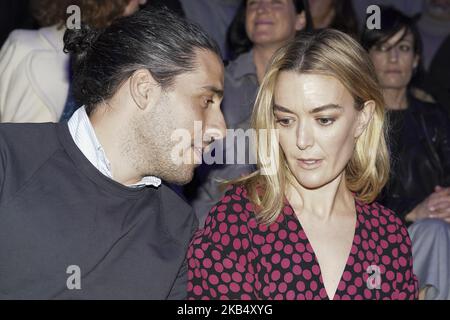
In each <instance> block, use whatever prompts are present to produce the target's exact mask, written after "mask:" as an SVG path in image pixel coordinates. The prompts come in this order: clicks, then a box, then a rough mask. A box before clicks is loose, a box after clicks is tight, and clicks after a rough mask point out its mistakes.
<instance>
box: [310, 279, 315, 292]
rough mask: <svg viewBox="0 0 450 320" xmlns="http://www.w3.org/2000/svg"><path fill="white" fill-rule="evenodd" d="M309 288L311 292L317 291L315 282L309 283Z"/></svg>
mask: <svg viewBox="0 0 450 320" xmlns="http://www.w3.org/2000/svg"><path fill="white" fill-rule="evenodd" d="M309 287H310V289H311V290H312V291H316V290H317V282H316V281H314V280H313V281H311V283H310V284H309Z"/></svg>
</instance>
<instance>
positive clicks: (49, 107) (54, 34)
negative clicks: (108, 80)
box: [0, 0, 145, 122]
mask: <svg viewBox="0 0 450 320" xmlns="http://www.w3.org/2000/svg"><path fill="white" fill-rule="evenodd" d="M139 3H142V4H143V3H145V1H144V0H114V1H110V0H108V1H106V0H102V1H94V0H76V1H65V0H64V1H49V0H34V1H32V2H31V4H32V5H31V10H32V14H33V16H34V17H35V18H36V20H37V21H38V22H39V23H40V25H41V26H42V28H41V29H39V30H15V31H13V32H12V33H11V34H10V36H9V38H8V39H7V41H6V42H5V44H4V46H3V47H2V50H1V51H0V121H1V122H57V121H58V120H59V119H60V117H61V114H62V113H63V110H64V107H65V104H66V100H67V97H68V91H69V82H70V75H69V57H68V55H67V54H65V53H64V52H63V47H64V43H63V35H64V31H65V30H66V28H65V23H66V20H67V19H68V18H69V17H70V15H69V14H68V13H67V12H66V11H67V7H68V6H70V5H78V6H79V7H80V11H81V20H82V22H83V23H86V24H88V25H90V26H92V27H94V28H105V27H106V26H108V25H109V24H110V23H111V22H112V21H113V20H114V19H115V18H118V17H120V16H123V15H131V14H132V13H134V12H135V11H136V10H138V9H139Z"/></svg>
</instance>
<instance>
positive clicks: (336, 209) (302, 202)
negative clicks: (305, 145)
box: [286, 173, 354, 221]
mask: <svg viewBox="0 0 450 320" xmlns="http://www.w3.org/2000/svg"><path fill="white" fill-rule="evenodd" d="M286 198H287V199H288V201H289V203H290V204H291V206H292V207H293V208H294V210H295V212H297V213H298V214H307V215H314V216H315V217H316V218H318V219H319V220H322V221H328V220H329V219H331V218H332V216H334V215H335V214H341V213H343V214H345V215H347V214H349V213H351V212H350V211H351V208H352V207H354V197H353V194H352V193H351V192H350V191H349V190H348V188H347V187H346V182H345V174H344V173H342V174H341V175H340V176H339V177H338V178H336V179H335V180H334V181H332V182H330V183H328V184H327V185H325V186H323V187H321V188H319V189H314V190H311V189H306V188H304V187H302V186H301V185H300V184H298V183H297V184H296V185H289V186H288V188H287V192H286Z"/></svg>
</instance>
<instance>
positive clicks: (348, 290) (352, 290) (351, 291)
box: [347, 285, 356, 296]
mask: <svg viewBox="0 0 450 320" xmlns="http://www.w3.org/2000/svg"><path fill="white" fill-rule="evenodd" d="M347 292H348V294H350V295H352V296H353V295H354V294H355V293H356V287H355V286H354V285H351V286H348V288H347Z"/></svg>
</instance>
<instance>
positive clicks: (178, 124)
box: [130, 50, 226, 184]
mask: <svg viewBox="0 0 450 320" xmlns="http://www.w3.org/2000/svg"><path fill="white" fill-rule="evenodd" d="M196 60H197V61H196V65H197V66H198V67H197V68H196V70H195V71H192V72H188V73H184V74H181V75H179V76H177V77H176V78H175V79H176V80H175V82H174V84H173V86H172V87H171V88H169V89H167V91H166V92H164V93H163V94H162V96H161V98H160V99H159V101H158V102H157V103H156V104H155V105H154V106H153V107H152V108H151V112H149V113H147V114H146V115H145V116H144V117H142V115H140V116H139V117H137V118H136V119H135V123H134V124H133V126H134V127H135V128H136V129H135V133H134V137H133V138H134V139H130V140H131V141H136V149H138V150H143V151H142V152H141V155H140V158H141V159H142V161H143V166H144V167H145V168H152V167H155V162H156V164H157V165H156V167H157V172H156V173H153V174H154V175H157V176H159V177H161V178H162V179H163V180H165V181H168V182H171V183H176V184H185V183H187V182H189V181H190V180H191V179H192V176H193V172H194V168H195V166H196V165H198V164H199V163H201V161H202V152H203V149H204V148H206V147H207V146H208V145H209V144H210V142H211V137H214V138H215V139H218V138H220V137H223V136H224V135H225V130H226V127H225V121H224V118H223V115H222V112H221V110H220V103H221V100H222V95H223V76H224V68H223V64H222V61H221V60H220V59H219V57H217V56H216V55H215V54H214V53H212V52H209V51H205V50H198V52H197V58H196ZM155 137H158V139H156V140H155ZM174 137H175V138H174ZM194 139H199V140H198V141H197V142H196V141H195V140H194ZM149 142H151V144H149ZM142 146H147V147H148V148H145V150H144V148H142ZM174 153H176V154H177V156H178V155H179V159H180V158H181V159H182V160H183V161H182V162H181V163H178V162H177V161H174V159H173V154H174ZM155 155H156V156H155ZM149 162H152V163H149Z"/></svg>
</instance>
